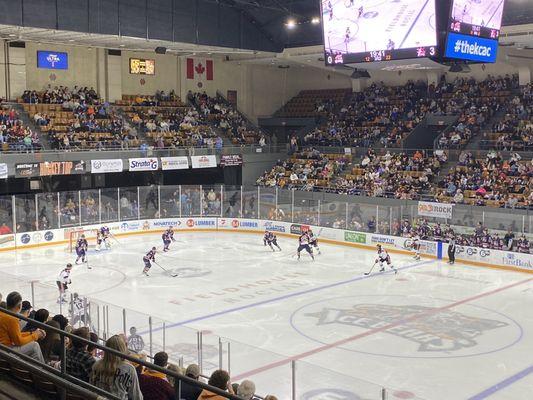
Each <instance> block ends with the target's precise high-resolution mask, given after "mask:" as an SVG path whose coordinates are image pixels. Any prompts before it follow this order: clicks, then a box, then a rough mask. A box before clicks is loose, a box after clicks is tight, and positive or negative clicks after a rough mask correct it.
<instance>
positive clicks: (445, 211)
mask: <svg viewBox="0 0 533 400" xmlns="http://www.w3.org/2000/svg"><path fill="white" fill-rule="evenodd" d="M452 213H453V204H447V203H432V202H429V201H419V202H418V215H422V216H424V217H433V218H447V219H450V218H451V217H452Z"/></svg>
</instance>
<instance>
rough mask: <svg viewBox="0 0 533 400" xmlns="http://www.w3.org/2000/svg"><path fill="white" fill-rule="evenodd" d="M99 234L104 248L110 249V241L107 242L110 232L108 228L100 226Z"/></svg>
mask: <svg viewBox="0 0 533 400" xmlns="http://www.w3.org/2000/svg"><path fill="white" fill-rule="evenodd" d="M100 233H101V234H102V241H103V243H104V244H105V248H106V249H109V248H111V241H110V240H109V236H110V235H111V232H110V231H109V228H108V227H107V226H106V225H104V226H102V227H101V228H100Z"/></svg>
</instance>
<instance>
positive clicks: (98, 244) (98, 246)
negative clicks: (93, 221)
mask: <svg viewBox="0 0 533 400" xmlns="http://www.w3.org/2000/svg"><path fill="white" fill-rule="evenodd" d="M103 243H104V237H103V235H102V232H100V231H98V232H96V248H95V250H96V251H100V250H102V244H103Z"/></svg>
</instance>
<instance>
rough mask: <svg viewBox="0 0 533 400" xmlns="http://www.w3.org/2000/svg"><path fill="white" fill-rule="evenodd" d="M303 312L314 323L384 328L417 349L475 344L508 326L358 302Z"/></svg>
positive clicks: (418, 308) (419, 309) (415, 308)
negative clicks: (348, 305) (488, 334)
mask: <svg viewBox="0 0 533 400" xmlns="http://www.w3.org/2000/svg"><path fill="white" fill-rule="evenodd" d="M305 315H306V316H307V317H311V318H316V319H317V326H321V325H349V326H356V327H359V328H365V329H369V330H372V329H380V328H383V330H382V332H385V333H388V334H390V335H393V336H396V337H400V338H402V339H405V340H408V341H411V342H414V343H416V344H417V345H418V351H419V352H438V351H455V350H461V349H465V348H471V347H474V346H477V345H478V342H477V341H476V339H477V338H478V337H480V336H482V335H483V333H485V332H487V331H490V330H493V329H498V328H504V327H507V326H508V325H509V324H508V323H506V322H503V321H497V320H491V319H484V318H477V317H471V316H468V315H465V314H462V313H459V312H455V311H450V310H440V309H439V308H434V307H425V306H419V305H402V306H393V305H386V304H357V305H355V306H353V307H352V308H348V309H340V308H324V309H322V311H320V312H316V313H309V314H305ZM402 321H404V322H402Z"/></svg>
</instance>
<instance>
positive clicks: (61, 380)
mask: <svg viewBox="0 0 533 400" xmlns="http://www.w3.org/2000/svg"><path fill="white" fill-rule="evenodd" d="M0 313H4V314H7V315H10V316H12V317H15V318H18V319H20V320H22V321H26V322H30V323H31V324H32V325H33V326H35V327H37V328H40V329H43V330H44V331H46V332H47V334H48V333H49V332H53V333H56V334H58V335H59V337H60V340H61V354H60V361H61V370H60V371H59V370H55V369H54V368H52V367H50V366H47V365H46V364H42V363H40V362H38V361H36V360H34V359H32V358H30V357H27V356H23V355H22V354H19V353H17V352H16V351H14V350H12V349H10V348H9V347H6V346H3V345H0V359H1V358H8V359H12V358H13V356H12V357H9V355H13V354H16V355H17V357H19V358H20V359H21V360H23V361H25V363H26V364H30V365H31V366H32V371H36V370H38V369H41V370H43V371H48V372H52V370H54V372H55V373H56V374H57V375H56V377H57V379H55V381H56V382H58V386H61V384H64V386H63V390H61V391H60V392H61V400H64V399H66V393H67V390H72V392H83V393H87V390H89V391H91V392H93V393H92V394H91V396H90V397H87V399H90V400H92V399H110V400H115V399H118V397H116V396H114V395H112V394H110V393H107V392H105V391H103V390H101V389H99V388H97V387H95V386H93V385H90V384H88V383H85V382H82V381H80V380H78V379H76V378H73V377H71V376H69V375H68V374H67V373H66V346H65V338H69V339H71V340H72V339H75V340H76V341H78V342H79V343H84V344H87V345H91V346H93V347H96V348H97V349H99V350H101V351H104V352H110V353H111V354H114V355H116V356H119V357H120V358H122V359H124V360H127V361H130V362H132V363H134V364H138V365H142V366H143V367H146V368H149V369H151V370H153V371H157V372H161V373H164V374H165V375H167V376H170V377H172V378H174V380H175V382H176V385H175V390H176V398H178V399H180V398H181V384H182V382H186V383H188V384H190V385H192V386H195V387H199V388H201V389H206V390H208V391H210V392H212V393H215V394H217V395H219V396H222V397H224V398H226V399H229V400H242V399H241V398H240V397H237V396H235V395H233V394H230V393H228V392H226V391H224V390H221V389H219V388H216V387H214V386H210V385H208V384H205V383H203V382H200V381H197V380H195V379H192V378H189V377H188V376H185V375H182V374H179V373H177V372H175V371H171V370H168V369H166V368H161V367H159V366H157V365H155V364H152V363H149V362H146V361H144V360H141V359H139V358H136V357H132V356H130V355H128V354H123V353H121V352H119V351H116V350H114V349H111V348H108V347H106V346H104V345H101V344H98V343H94V342H91V341H90V340H86V339H84V338H81V337H79V336H76V335H73V334H72V333H67V332H65V331H62V330H61V329H57V328H54V327H51V326H50V325H47V324H43V323H41V322H38V321H35V320H33V319H31V318H26V317H24V316H23V315H20V314H17V313H14V312H12V311H9V310H6V309H3V308H0ZM51 380H52V379H51ZM65 381H67V382H68V383H67V382H65ZM54 383H55V382H54ZM75 386H79V388H75ZM74 388H75V389H76V390H75V389H74ZM102 393H103V395H102ZM95 394H96V395H95Z"/></svg>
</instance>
